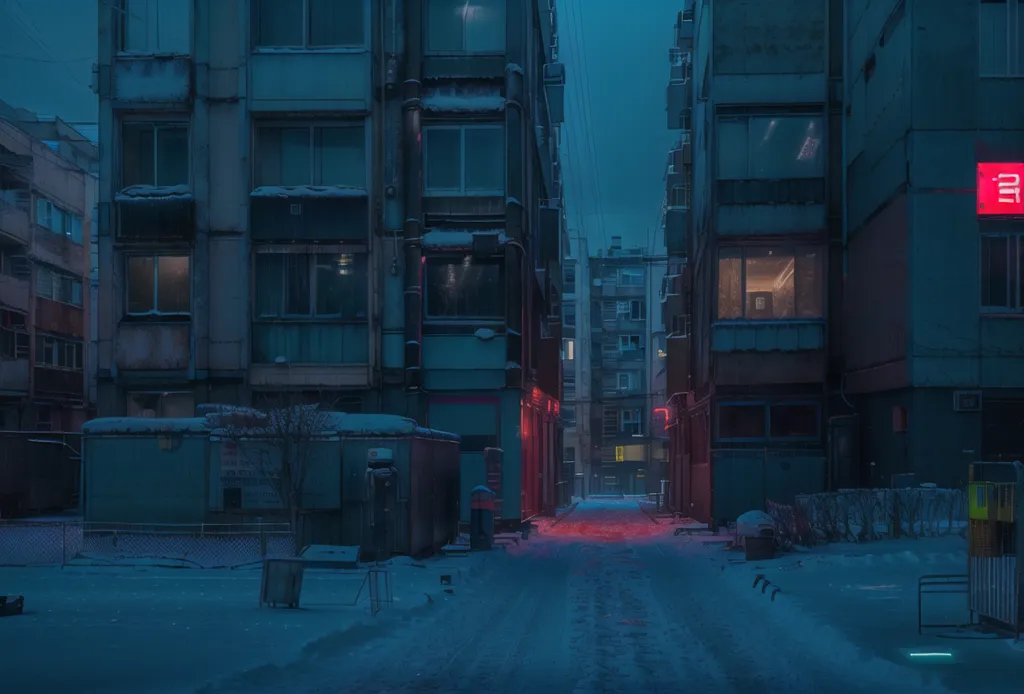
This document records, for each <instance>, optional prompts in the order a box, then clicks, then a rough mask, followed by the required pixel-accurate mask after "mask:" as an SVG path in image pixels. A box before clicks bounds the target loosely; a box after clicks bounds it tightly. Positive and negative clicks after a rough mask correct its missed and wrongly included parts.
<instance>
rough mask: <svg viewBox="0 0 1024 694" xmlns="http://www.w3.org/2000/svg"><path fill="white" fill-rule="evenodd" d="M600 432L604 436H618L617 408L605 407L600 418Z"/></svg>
mask: <svg viewBox="0 0 1024 694" xmlns="http://www.w3.org/2000/svg"><path fill="white" fill-rule="evenodd" d="M601 433H602V434H603V435H604V436H618V434H619V412H618V410H613V409H610V408H609V409H606V410H605V411H604V412H603V416H602V420H601Z"/></svg>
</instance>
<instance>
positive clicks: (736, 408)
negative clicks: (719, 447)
mask: <svg viewBox="0 0 1024 694" xmlns="http://www.w3.org/2000/svg"><path fill="white" fill-rule="evenodd" d="M764 425H765V421H764V405H763V404H761V403H756V404H750V405H746V404H743V405H719V406H718V438H720V439H763V438H764V433H765V432H764Z"/></svg>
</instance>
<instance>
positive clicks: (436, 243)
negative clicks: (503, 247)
mask: <svg viewBox="0 0 1024 694" xmlns="http://www.w3.org/2000/svg"><path fill="white" fill-rule="evenodd" d="M476 235H480V236H497V237H498V244H504V243H505V241H506V240H507V239H506V237H505V233H504V232H503V231H501V230H500V229H487V230H481V231H464V230H461V229H434V230H432V231H428V232H427V233H425V234H424V235H423V242H422V244H423V247H424V248H454V249H469V248H472V247H473V237H474V236H476Z"/></svg>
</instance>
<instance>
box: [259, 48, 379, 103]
mask: <svg viewBox="0 0 1024 694" xmlns="http://www.w3.org/2000/svg"><path fill="white" fill-rule="evenodd" d="M372 75H373V68H372V66H371V61H370V52H369V51H351V50H338V51H298V50H297V51H287V50H281V49H277V50H275V49H266V50H262V51H261V50H259V49H257V50H256V52H255V53H253V54H252V55H251V56H250V58H249V108H250V110H252V111H263V112H283V111H350V112H365V111H369V110H370V108H371V84H370V79H371V76H372Z"/></svg>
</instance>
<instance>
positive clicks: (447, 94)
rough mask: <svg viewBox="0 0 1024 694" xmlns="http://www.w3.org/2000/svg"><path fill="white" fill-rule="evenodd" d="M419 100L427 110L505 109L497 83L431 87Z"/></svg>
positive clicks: (478, 110)
mask: <svg viewBox="0 0 1024 694" xmlns="http://www.w3.org/2000/svg"><path fill="white" fill-rule="evenodd" d="M421 101H422V103H423V108H424V109H425V110H427V111H444V112H449V113H467V112H469V113H486V112H488V111H503V110H504V109H505V97H504V96H502V95H501V87H499V86H497V85H486V86H480V87H460V88H458V89H456V88H455V87H431V88H428V89H427V90H426V93H425V94H424V95H423V97H422V99H421Z"/></svg>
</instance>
